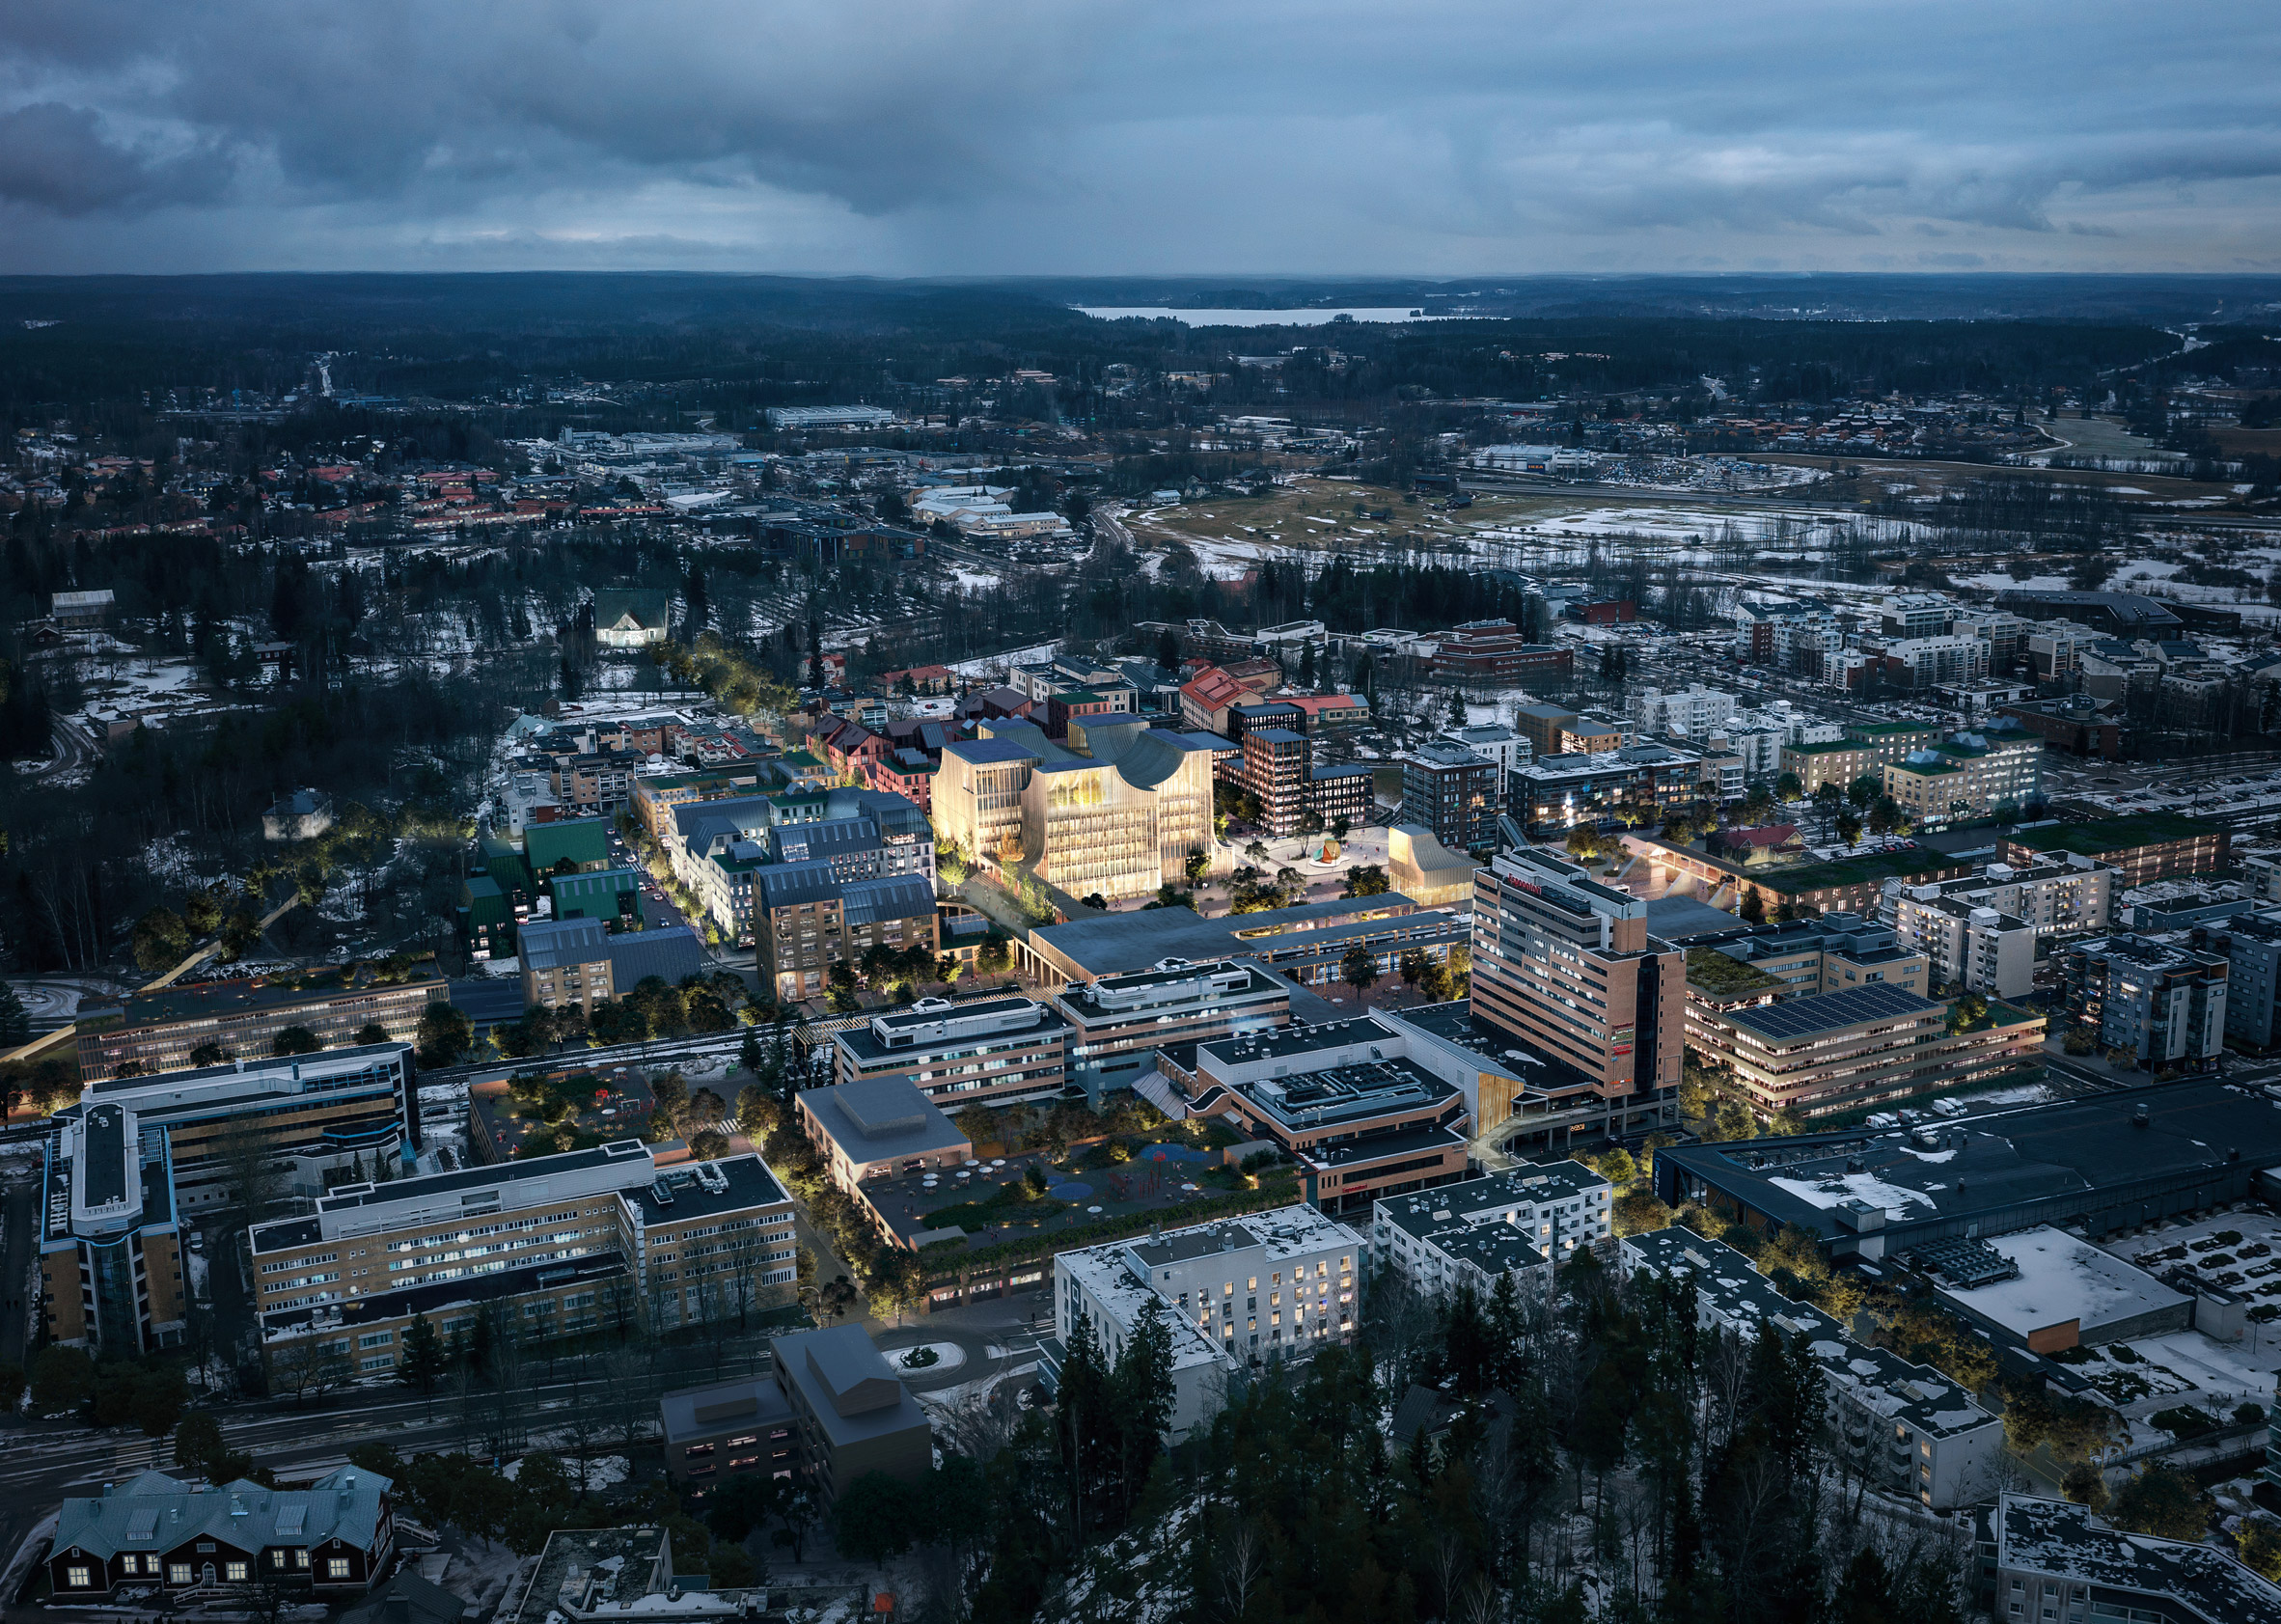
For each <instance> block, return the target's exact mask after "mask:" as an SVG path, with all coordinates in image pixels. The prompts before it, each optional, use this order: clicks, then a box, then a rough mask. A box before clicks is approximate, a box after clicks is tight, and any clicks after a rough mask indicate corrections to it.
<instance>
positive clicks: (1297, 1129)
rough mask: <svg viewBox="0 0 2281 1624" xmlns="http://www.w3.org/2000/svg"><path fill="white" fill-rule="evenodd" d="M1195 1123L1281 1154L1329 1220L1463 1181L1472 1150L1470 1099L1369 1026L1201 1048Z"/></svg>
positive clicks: (1309, 1029) (1273, 1034)
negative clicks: (1220, 1121) (1216, 1122)
mask: <svg viewBox="0 0 2281 1624" xmlns="http://www.w3.org/2000/svg"><path fill="white" fill-rule="evenodd" d="M1188 1112H1189V1115H1192V1116H1223V1117H1228V1118H1232V1119H1233V1120H1234V1121H1235V1122H1237V1123H1240V1124H1241V1128H1240V1131H1241V1132H1243V1133H1245V1134H1246V1135H1248V1136H1249V1137H1250V1138H1252V1139H1256V1140H1262V1141H1267V1142H1272V1143H1274V1144H1276V1145H1277V1146H1278V1147H1279V1148H1280V1149H1282V1150H1283V1151H1284V1153H1285V1154H1287V1155H1289V1156H1290V1157H1291V1159H1292V1160H1293V1161H1295V1162H1296V1163H1298V1164H1299V1170H1300V1177H1301V1181H1302V1186H1303V1189H1304V1191H1305V1196H1306V1198H1307V1199H1308V1200H1309V1201H1311V1202H1313V1203H1314V1204H1315V1205H1317V1206H1319V1207H1321V1208H1322V1209H1323V1210H1324V1211H1325V1212H1343V1211H1349V1210H1352V1209H1354V1208H1356V1207H1361V1206H1366V1205H1368V1204H1369V1202H1370V1201H1371V1200H1373V1199H1375V1198H1376V1197H1380V1196H1386V1195H1393V1194H1397V1193H1399V1192H1401V1191H1405V1190H1416V1189H1423V1188H1428V1187H1430V1186H1433V1185H1437V1184H1446V1183H1448V1182H1450V1181H1451V1180H1453V1179H1457V1178H1462V1177H1464V1176H1465V1171H1466V1167H1467V1164H1468V1157H1469V1154H1470V1147H1471V1142H1472V1113H1471V1111H1470V1107H1469V1103H1468V1101H1467V1099H1466V1096H1465V1092H1464V1090H1463V1089H1462V1088H1460V1087H1457V1086H1456V1085H1455V1084H1453V1083H1451V1082H1449V1081H1448V1080H1446V1079H1445V1078H1443V1077H1440V1076H1437V1075H1436V1074H1435V1073H1433V1072H1431V1071H1429V1070H1427V1069H1426V1068H1425V1067H1424V1066H1421V1065H1419V1064H1418V1063H1417V1062H1415V1060H1411V1059H1410V1058H1409V1056H1408V1044H1407V1043H1406V1042H1405V1040H1404V1038H1403V1035H1402V1034H1401V1033H1400V1032H1396V1031H1395V1030H1394V1029H1393V1028H1391V1027H1388V1025H1386V1024H1385V1023H1384V1022H1382V1021H1380V1020H1378V1019H1376V1018H1375V1017H1372V1016H1368V1015H1363V1016H1359V1017H1357V1018H1356V1019H1353V1020H1348V1021H1325V1022H1322V1023H1320V1024H1318V1025H1314V1026H1294V1027H1283V1028H1279V1029H1277V1030H1274V1031H1269V1032H1251V1033H1249V1034H1247V1035H1245V1036H1242V1037H1227V1038H1222V1039H1220V1040H1218V1041H1216V1042H1212V1043H1206V1044H1202V1045H1200V1046H1199V1047H1198V1048H1197V1050H1196V1059H1195V1079H1194V1081H1193V1083H1192V1084H1191V1085H1190V1098H1189V1101H1188Z"/></svg>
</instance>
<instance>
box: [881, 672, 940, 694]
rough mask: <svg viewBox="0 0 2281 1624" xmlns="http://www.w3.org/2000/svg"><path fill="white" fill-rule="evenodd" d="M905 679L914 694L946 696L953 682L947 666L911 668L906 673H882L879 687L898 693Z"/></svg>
mask: <svg viewBox="0 0 2281 1624" xmlns="http://www.w3.org/2000/svg"><path fill="white" fill-rule="evenodd" d="M906 679H908V680H909V682H910V684H911V691H912V692H913V693H915V694H948V692H949V691H950V684H951V683H952V682H953V681H954V680H955V678H953V677H952V676H951V674H950V668H949V667H948V666H913V667H911V668H910V669H909V670H908V671H891V672H884V673H882V674H881V675H880V678H879V685H880V686H881V687H882V688H885V689H887V690H888V691H889V692H890V693H899V692H901V691H902V687H903V683H904V681H905V680H906Z"/></svg>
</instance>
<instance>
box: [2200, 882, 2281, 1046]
mask: <svg viewBox="0 0 2281 1624" xmlns="http://www.w3.org/2000/svg"><path fill="white" fill-rule="evenodd" d="M2235 910H2236V911H2235V912H2234V913H2233V914H2232V915H2230V916H2229V917H2228V918H2226V919H2223V920H2220V921H2215V922H2211V923H2207V924H2197V925H2195V926H2193V927H2192V929H2191V930H2190V931H2189V932H2188V934H2187V936H2186V946H2187V947H2189V948H2192V949H2194V950H2197V951H2200V952H2209V953H2215V954H2217V955H2218V956H2219V957H2221V958H2223V959H2224V960H2225V961H2226V1036H2228V1037H2229V1038H2232V1039H2233V1040H2234V1041H2235V1042H2237V1043H2239V1044H2240V1045H2242V1046H2243V1047H2245V1048H2248V1049H2253V1050H2265V1049H2269V1048H2271V1047H2272V1046H2273V1043H2274V1042H2275V1040H2276V1036H2277V1034H2281V912H2276V911H2275V910H2273V909H2270V908H2265V909H2259V908H2256V907H2255V906H2254V905H2253V904H2250V903H2246V902H2243V903H2238V904H2236V905H2235Z"/></svg>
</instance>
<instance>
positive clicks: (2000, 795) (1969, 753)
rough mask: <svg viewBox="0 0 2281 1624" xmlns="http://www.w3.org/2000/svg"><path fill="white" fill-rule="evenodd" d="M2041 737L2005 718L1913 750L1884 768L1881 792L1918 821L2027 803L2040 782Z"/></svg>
mask: <svg viewBox="0 0 2281 1624" xmlns="http://www.w3.org/2000/svg"><path fill="white" fill-rule="evenodd" d="M2043 771H2044V741H2043V738H2042V737H2041V736H2040V735H2039V734H2036V733H2032V732H2029V731H2028V730H2027V729H2024V728H2022V727H2020V726H2019V725H2018V724H2017V723H2014V722H2010V721H2008V720H2007V721H2005V722H2003V723H2002V724H2001V725H2000V726H1997V725H1992V726H1990V727H1987V728H1985V729H1981V730H1980V731H1979V732H1976V733H1959V734H1957V735H1956V736H1955V737H1953V738H1949V739H1944V740H1942V741H1941V742H1940V743H1939V744H1937V745H1934V746H1931V747H1929V748H1927V749H1922V750H1912V751H1910V753H1909V754H1908V755H1907V756H1905V757H1902V758H1901V759H1900V760H1898V761H1895V762H1892V763H1891V764H1889V765H1888V766H1886V768H1885V769H1884V785H1885V793H1886V794H1887V795H1890V796H1891V797H1892V798H1893V800H1894V803H1895V804H1896V805H1898V806H1899V807H1900V809H1901V810H1902V812H1905V813H1906V814H1907V815H1908V816H1909V818H1910V820H1911V821H1912V822H1914V823H1916V824H1917V825H1919V826H1920V827H1937V826H1939V825H1942V824H1945V823H1948V822H1951V821H1956V820H1968V819H1971V818H1979V817H1988V816H1990V815H1992V813H1993V812H1995V810H1996V808H1998V807H2001V806H2007V805H2008V806H2011V807H2013V808H2019V807H2022V806H2024V805H2026V803H2027V802H2028V800H2029V799H2030V798H2031V797H2033V796H2034V795H2035V793H2036V791H2037V790H2038V789H2039V788H2040V787H2041V786H2042V784H2043Z"/></svg>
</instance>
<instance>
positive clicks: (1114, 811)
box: [934, 724, 1220, 901]
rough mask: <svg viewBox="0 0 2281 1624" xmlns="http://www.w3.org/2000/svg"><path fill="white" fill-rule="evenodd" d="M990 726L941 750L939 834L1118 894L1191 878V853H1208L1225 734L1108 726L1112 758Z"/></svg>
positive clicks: (977, 852) (989, 858)
mask: <svg viewBox="0 0 2281 1624" xmlns="http://www.w3.org/2000/svg"><path fill="white" fill-rule="evenodd" d="M990 727H991V731H992V733H993V734H994V736H992V737H989V738H983V739H976V740H974V741H972V742H952V743H950V744H947V745H945V746H944V748H943V765H942V769H941V770H940V771H939V772H938V773H936V775H935V803H934V805H935V824H936V828H937V831H938V833H939V835H940V836H941V838H942V839H943V840H948V841H950V842H952V843H954V844H956V845H958V846H959V847H961V848H962V849H964V850H965V851H967V852H970V853H972V854H973V855H974V856H975V857H976V858H977V859H979V860H981V861H983V862H986V863H994V864H1000V865H1005V866H1010V865H1012V864H1015V863H1023V862H1027V863H1029V864H1031V865H1032V866H1033V867H1034V868H1035V870H1036V873H1037V876H1038V878H1040V879H1041V880H1044V881H1046V882H1048V883H1050V884H1052V885H1055V886H1058V887H1059V888H1060V889H1061V890H1063V891H1065V892H1067V893H1069V895H1073V896H1081V897H1082V896H1087V895H1093V894H1095V893H1099V894H1100V895H1104V896H1106V897H1108V898H1109V899H1111V900H1112V901H1113V900H1116V899H1118V898H1120V897H1130V896H1147V895H1154V894H1155V892H1156V891H1157V890H1158V888H1159V887H1161V886H1163V885H1165V884H1167V883H1168V882H1171V881H1181V880H1185V878H1186V865H1187V862H1188V855H1189V853H1190V852H1191V851H1195V850H1204V851H1209V850H1211V849H1212V847H1213V844H1214V840H1213V835H1212V770H1213V757H1214V751H1215V749H1216V748H1217V747H1218V743H1219V742H1220V741H1216V740H1214V739H1212V738H1209V737H1206V736H1203V735H1198V734H1194V733H1176V732H1170V731H1168V730H1166V729H1161V728H1149V729H1108V730H1106V736H1107V737H1109V738H1113V739H1115V740H1116V749H1117V754H1116V755H1115V756H1114V757H1113V758H1111V757H1103V756H1081V755H1078V754H1076V753H1075V752H1074V751H1071V750H1069V749H1067V748H1066V747H1064V746H1063V745H1061V744H1058V743H1057V742H1055V741H1054V740H1052V739H1049V738H1047V737H1046V736H1045V734H1044V732H1043V731H1042V730H1040V729H1036V728H1034V727H1030V726H1026V725H1022V724H991V725H990ZM1127 733H1130V735H1131V736H1130V737H1129V738H1127V737H1126V736H1125V735H1126V734H1127ZM1087 737H1088V742H1090V743H1093V745H1094V747H1095V748H1096V749H1099V748H1100V747H1101V745H1100V741H1099V740H1097V739H1095V738H1094V737H1093V735H1090V734H1088V735H1087Z"/></svg>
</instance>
